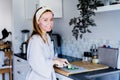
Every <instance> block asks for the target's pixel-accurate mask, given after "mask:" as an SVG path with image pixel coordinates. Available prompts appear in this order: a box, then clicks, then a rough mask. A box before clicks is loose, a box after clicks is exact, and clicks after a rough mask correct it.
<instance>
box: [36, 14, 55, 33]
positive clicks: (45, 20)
mask: <svg viewBox="0 0 120 80" xmlns="http://www.w3.org/2000/svg"><path fill="white" fill-rule="evenodd" d="M53 23H54V17H53V13H52V12H45V13H43V14H42V15H41V17H40V19H39V21H38V24H39V27H40V28H41V29H42V30H43V31H45V32H49V31H51V29H52V27H53Z"/></svg>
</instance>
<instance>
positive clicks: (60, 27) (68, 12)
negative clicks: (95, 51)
mask: <svg viewBox="0 0 120 80" xmlns="http://www.w3.org/2000/svg"><path fill="white" fill-rule="evenodd" d="M77 1H78V0H63V15H64V16H63V18H62V19H57V20H55V25H54V32H56V33H59V34H60V35H61V36H62V38H63V45H62V50H63V54H67V55H72V56H75V57H82V55H81V54H83V52H84V51H89V48H90V46H91V45H92V44H96V45H97V46H102V45H103V44H106V45H107V44H109V45H110V46H111V47H118V45H120V37H119V30H120V15H119V14H120V11H113V12H102V13H97V14H96V16H95V17H94V19H95V22H96V24H97V26H96V27H93V28H91V31H92V33H90V34H89V33H87V34H85V35H84V37H83V39H79V40H77V41H76V40H75V38H74V37H73V36H72V32H71V30H72V26H69V21H70V18H73V17H74V16H77V15H78V14H79V12H78V11H77V7H76V5H77Z"/></svg>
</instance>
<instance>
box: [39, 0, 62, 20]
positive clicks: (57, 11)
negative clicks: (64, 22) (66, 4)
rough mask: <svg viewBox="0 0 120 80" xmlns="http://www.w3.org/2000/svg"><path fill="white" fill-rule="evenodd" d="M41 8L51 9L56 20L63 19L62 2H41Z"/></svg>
mask: <svg viewBox="0 0 120 80" xmlns="http://www.w3.org/2000/svg"><path fill="white" fill-rule="evenodd" d="M39 6H48V7H50V8H51V9H52V10H53V12H54V17H55V18H62V0H39Z"/></svg>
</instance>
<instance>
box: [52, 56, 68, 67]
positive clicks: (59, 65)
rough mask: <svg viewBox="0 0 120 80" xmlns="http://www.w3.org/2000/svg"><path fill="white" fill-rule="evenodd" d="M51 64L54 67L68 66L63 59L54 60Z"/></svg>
mask: <svg viewBox="0 0 120 80" xmlns="http://www.w3.org/2000/svg"><path fill="white" fill-rule="evenodd" d="M53 63H54V65H55V66H56V67H65V66H68V64H69V62H68V61H67V59H63V58H56V59H54V60H53Z"/></svg>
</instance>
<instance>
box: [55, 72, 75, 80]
mask: <svg viewBox="0 0 120 80" xmlns="http://www.w3.org/2000/svg"><path fill="white" fill-rule="evenodd" d="M56 77H57V79H58V80H73V79H71V78H69V77H65V76H63V75H61V74H58V73H56Z"/></svg>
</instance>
